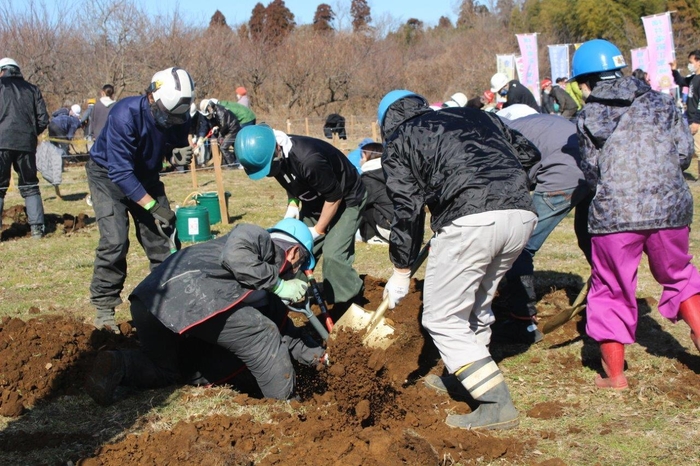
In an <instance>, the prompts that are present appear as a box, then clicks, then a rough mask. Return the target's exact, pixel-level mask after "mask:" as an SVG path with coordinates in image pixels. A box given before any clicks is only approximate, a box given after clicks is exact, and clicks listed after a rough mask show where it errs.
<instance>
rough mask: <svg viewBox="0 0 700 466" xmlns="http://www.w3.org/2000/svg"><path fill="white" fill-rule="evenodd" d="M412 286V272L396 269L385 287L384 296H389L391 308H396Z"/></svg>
mask: <svg viewBox="0 0 700 466" xmlns="http://www.w3.org/2000/svg"><path fill="white" fill-rule="evenodd" d="M410 286H411V272H410V271H409V272H399V271H398V270H396V269H394V274H393V275H392V276H391V278H389V281H388V282H386V286H385V287H384V294H383V296H382V297H383V298H386V297H387V296H388V297H389V309H394V307H396V305H397V304H399V302H400V301H401V300H402V299H403V298H405V297H406V295H407V294H408V288H409V287H410Z"/></svg>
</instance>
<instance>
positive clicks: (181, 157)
mask: <svg viewBox="0 0 700 466" xmlns="http://www.w3.org/2000/svg"><path fill="white" fill-rule="evenodd" d="M171 162H172V163H173V165H189V164H190V163H191V162H192V146H187V147H177V148H175V149H173V158H172V159H171Z"/></svg>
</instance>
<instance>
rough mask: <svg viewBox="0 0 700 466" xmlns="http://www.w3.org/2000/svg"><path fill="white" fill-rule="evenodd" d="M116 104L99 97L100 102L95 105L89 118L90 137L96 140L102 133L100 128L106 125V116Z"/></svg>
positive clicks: (105, 97)
mask: <svg viewBox="0 0 700 466" xmlns="http://www.w3.org/2000/svg"><path fill="white" fill-rule="evenodd" d="M115 103H116V102H115V101H114V100H112V99H110V98H109V97H107V96H104V97H100V100H98V101H97V103H95V106H94V107H93V110H92V115H91V116H90V137H92V139H93V140H94V139H97V136H99V135H100V133H101V132H102V128H104V127H105V125H106V124H107V116H109V111H110V110H111V109H112V106H113V105H114V104H115Z"/></svg>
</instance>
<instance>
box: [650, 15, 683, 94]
mask: <svg viewBox="0 0 700 466" xmlns="http://www.w3.org/2000/svg"><path fill="white" fill-rule="evenodd" d="M642 23H644V33H645V34H646V36H647V52H648V54H649V68H648V69H647V70H646V71H647V73H649V78H650V79H651V87H652V88H653V89H655V90H657V91H668V90H669V89H671V88H673V87H676V84H675V83H674V82H673V74H672V73H671V65H670V64H669V63H671V62H672V61H673V60H675V58H676V51H675V48H674V46H673V30H672V29H671V14H670V13H662V14H660V15H654V16H645V17H643V18H642Z"/></svg>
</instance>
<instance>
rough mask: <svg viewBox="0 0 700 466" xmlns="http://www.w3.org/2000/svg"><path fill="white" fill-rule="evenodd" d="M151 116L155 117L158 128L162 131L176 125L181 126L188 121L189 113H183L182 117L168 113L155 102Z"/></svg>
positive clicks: (152, 105)
mask: <svg viewBox="0 0 700 466" xmlns="http://www.w3.org/2000/svg"><path fill="white" fill-rule="evenodd" d="M150 107H151V115H153V119H154V120H155V122H156V126H157V127H158V128H161V129H168V128H170V127H171V126H175V125H181V124H183V123H184V122H185V121H187V113H183V114H181V115H175V114H172V113H169V112H166V111H165V110H163V109H162V108H160V106H158V104H157V103H156V102H153V103H152V104H151V105H150Z"/></svg>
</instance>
